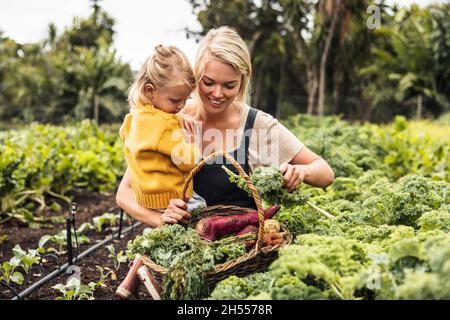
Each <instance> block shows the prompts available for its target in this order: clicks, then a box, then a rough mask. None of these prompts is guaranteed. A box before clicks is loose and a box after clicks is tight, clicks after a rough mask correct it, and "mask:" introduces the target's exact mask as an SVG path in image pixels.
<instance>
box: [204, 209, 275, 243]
mask: <svg viewBox="0 0 450 320" xmlns="http://www.w3.org/2000/svg"><path fill="white" fill-rule="evenodd" d="M279 209H280V206H278V205H276V206H272V207H270V208H267V209H265V210H264V218H265V219H270V218H272V217H273V216H274V215H275V213H277V212H278V210H279ZM258 224H259V221H258V211H256V210H255V211H251V212H247V213H244V214H238V215H231V216H214V217H208V218H203V219H201V220H200V221H199V222H198V223H197V227H196V230H197V233H198V235H199V236H201V237H202V238H204V239H206V240H210V241H214V240H216V239H218V238H219V237H222V236H225V235H228V234H232V233H235V232H238V231H240V230H242V229H243V228H244V227H245V226H248V225H253V226H258Z"/></svg>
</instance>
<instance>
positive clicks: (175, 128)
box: [120, 45, 201, 210]
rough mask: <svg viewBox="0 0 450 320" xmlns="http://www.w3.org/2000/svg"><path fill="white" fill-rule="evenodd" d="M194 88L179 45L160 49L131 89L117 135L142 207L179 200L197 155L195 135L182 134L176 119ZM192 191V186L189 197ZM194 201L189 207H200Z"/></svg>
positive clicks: (194, 198)
mask: <svg viewBox="0 0 450 320" xmlns="http://www.w3.org/2000/svg"><path fill="white" fill-rule="evenodd" d="M195 86H196V80H195V76H194V73H193V70H192V67H191V65H190V63H189V60H188V59H187V57H186V56H185V54H184V53H183V52H182V51H181V50H179V49H178V48H177V47H174V46H166V47H164V46H162V45H158V46H156V47H155V53H154V54H153V55H151V56H150V57H149V58H148V59H147V60H146V62H145V63H144V65H143V66H142V68H141V70H140V72H139V73H138V74H137V76H136V79H135V81H134V83H133V85H132V86H131V88H130V93H129V96H128V100H129V103H130V107H131V111H130V113H129V114H127V115H126V116H125V120H124V122H123V124H122V127H121V128H120V137H121V138H122V140H123V141H124V143H125V156H126V160H127V164H128V167H129V168H130V170H131V175H132V188H133V191H134V194H135V198H136V201H137V202H138V203H139V204H140V205H142V206H144V207H146V208H150V209H160V210H164V209H165V208H167V206H168V204H169V200H170V199H177V198H180V197H182V194H181V193H182V189H183V185H184V182H185V180H186V177H187V175H188V174H189V172H190V171H191V170H192V168H193V167H194V166H195V164H196V161H197V160H198V158H199V156H200V150H199V148H198V147H197V146H196V145H195V143H194V133H193V132H192V131H191V132H189V131H185V135H183V130H182V121H183V120H182V119H181V118H180V117H179V116H178V115H177V113H178V112H179V111H181V109H183V107H184V105H185V102H186V99H187V98H188V97H189V95H190V94H191V92H192V91H193V90H194V89H195ZM186 127H188V128H189V126H186ZM191 127H192V126H191ZM192 191H193V190H192V183H191V184H190V185H189V187H188V190H187V197H188V198H191V197H192V193H193V192H192ZM197 200H200V201H201V199H200V198H197V196H196V195H194V197H193V198H192V199H191V202H190V207H191V209H192V207H193V206H194V205H198V204H199V201H197Z"/></svg>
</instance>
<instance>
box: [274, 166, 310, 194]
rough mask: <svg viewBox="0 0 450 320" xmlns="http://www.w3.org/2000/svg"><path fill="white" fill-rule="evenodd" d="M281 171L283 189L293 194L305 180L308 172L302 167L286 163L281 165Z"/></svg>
mask: <svg viewBox="0 0 450 320" xmlns="http://www.w3.org/2000/svg"><path fill="white" fill-rule="evenodd" d="M280 171H281V174H282V175H283V182H284V183H283V187H284V188H286V189H288V191H289V192H292V191H294V190H295V188H297V186H298V185H299V184H300V183H302V182H303V180H304V179H305V175H306V172H305V170H304V169H303V168H302V166H301V165H293V164H289V163H287V162H284V163H282V164H281V165H280Z"/></svg>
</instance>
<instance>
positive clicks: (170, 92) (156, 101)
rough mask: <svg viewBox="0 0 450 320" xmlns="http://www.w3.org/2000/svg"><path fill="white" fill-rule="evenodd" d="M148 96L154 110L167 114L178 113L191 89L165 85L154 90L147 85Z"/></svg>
mask: <svg viewBox="0 0 450 320" xmlns="http://www.w3.org/2000/svg"><path fill="white" fill-rule="evenodd" d="M149 86H150V87H149V88H148V89H147V90H148V95H149V96H150V101H151V103H152V104H153V106H154V107H155V108H158V109H160V110H162V111H165V112H168V113H178V112H179V111H181V109H183V108H184V105H185V103H186V100H187V98H189V95H190V94H191V92H192V89H191V88H190V87H189V86H188V85H186V84H178V85H170V84H169V85H167V86H165V87H162V88H156V89H154V88H153V86H151V85H149Z"/></svg>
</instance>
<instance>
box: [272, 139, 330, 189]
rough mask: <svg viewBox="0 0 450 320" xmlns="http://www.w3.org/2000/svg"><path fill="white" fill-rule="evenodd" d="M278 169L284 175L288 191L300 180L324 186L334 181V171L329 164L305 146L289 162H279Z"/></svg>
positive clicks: (300, 181)
mask: <svg viewBox="0 0 450 320" xmlns="http://www.w3.org/2000/svg"><path fill="white" fill-rule="evenodd" d="M280 170H281V173H283V176H284V186H285V187H286V188H287V189H288V190H289V191H293V190H294V189H295V188H296V187H297V186H298V185H299V184H300V183H302V182H305V183H307V184H309V185H311V186H314V187H321V188H325V187H326V186H329V185H330V184H332V183H333V181H334V172H333V170H332V169H331V167H330V166H329V164H328V163H327V162H326V161H325V160H324V159H322V158H321V157H320V156H318V155H317V154H315V153H314V152H312V151H311V150H309V149H308V148H307V147H306V146H304V147H303V148H302V150H300V151H299V152H298V153H297V154H296V155H295V156H294V158H293V159H292V160H291V161H290V162H289V164H288V163H286V162H285V163H283V164H281V166H280Z"/></svg>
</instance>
